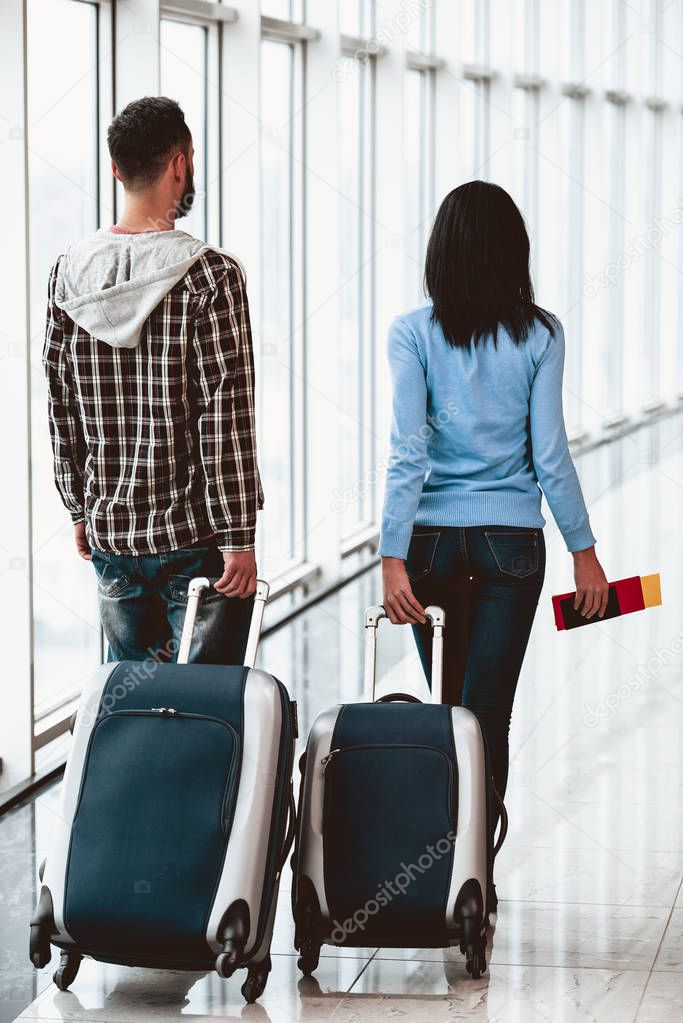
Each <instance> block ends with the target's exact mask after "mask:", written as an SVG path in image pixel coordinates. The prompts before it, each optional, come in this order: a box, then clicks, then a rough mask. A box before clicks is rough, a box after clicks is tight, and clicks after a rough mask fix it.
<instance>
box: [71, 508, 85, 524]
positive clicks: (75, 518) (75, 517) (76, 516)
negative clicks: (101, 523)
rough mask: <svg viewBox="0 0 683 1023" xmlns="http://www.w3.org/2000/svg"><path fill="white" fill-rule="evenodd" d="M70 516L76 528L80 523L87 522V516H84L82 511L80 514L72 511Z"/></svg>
mask: <svg viewBox="0 0 683 1023" xmlns="http://www.w3.org/2000/svg"><path fill="white" fill-rule="evenodd" d="M69 515H70V516H71V521H72V523H73V524H74V526H77V525H78V523H79V522H85V515H84V514H83V512H82V511H78V512H75V511H72V512H69Z"/></svg>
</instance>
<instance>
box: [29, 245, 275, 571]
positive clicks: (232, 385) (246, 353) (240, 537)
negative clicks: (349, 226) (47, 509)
mask: <svg viewBox="0 0 683 1023" xmlns="http://www.w3.org/2000/svg"><path fill="white" fill-rule="evenodd" d="M58 267H59V260H57V263H56V264H55V266H54V267H53V269H52V273H51V275H50V282H49V290H48V309H47V331H46V338H45V348H44V352H43V362H44V366H45V372H46V375H47V382H48V393H49V414H50V434H51V437H52V449H53V453H54V470H55V482H56V484H57V489H58V490H59V493H60V495H61V498H62V501H63V502H64V505H65V506H66V508H67V509H68V511H69V512H70V513H71V518H72V520H73V521H74V522H79V521H81V520H83V519H85V523H86V535H87V539H88V542H89V544H90V546H91V547H94V548H97V549H98V550H102V551H111V552H113V553H115V554H156V553H161V552H163V551H170V550H177V549H179V548H183V547H187V546H188V545H190V544H193V543H195V542H196V541H198V540H201V539H206V538H211V537H212V538H213V539H214V540H215V542H216V543H217V545H218V547H220V549H221V550H226V551H241V550H250V549H251V548H253V546H254V532H255V527H256V512H257V510H258V509H259V508H261V507H262V505H263V494H262V491H261V484H260V480H259V473H258V466H257V462H256V438H255V430H254V370H253V361H252V347H251V328H250V324H249V308H248V304H247V296H246V291H245V286H244V279H243V276H242V272H241V270H240V269H239V267H238V265H237V264H236V263H235V262H234V261H233V260H231V259H230V258H229V257H227V256H226V255H224V254H222V253H218V252H212V251H208V252H205V253H204V255H203V256H201V257H200V258H199V259H198V260H197V262H196V263H195V264H194V265H193V266H192V267H191V268H190V270H188V272H187V273H186V274H185V276H184V277H183V279H182V280H181V281H180V282H179V283H178V284H177V285H176V286H175V287H174V288H173V289H172V290H171V291H170V292H169V293H168V294H167V295H166V297H165V298H164V299H163V300H162V301H161V302H160V303H159V305H158V306H157V307H156V309H155V310H154V312H153V313H152V315H151V316H150V317H149V319H148V320H147V323H146V325H145V328H144V329H143V332H142V336H141V339H140V343H139V345H138V346H137V347H136V348H129V349H128V348H112V347H111V346H110V345H108V344H106V343H105V342H104V341H98V340H97V339H96V338H93V337H91V336H90V334H88V333H87V332H86V331H85V330H83V329H82V328H81V327H79V326H77V325H76V324H75V323H73V321H72V320H70V319H69V317H68V315H67V314H66V313H64V312H63V311H62V310H60V309H59V308H58V307H57V306H56V304H55V285H56V280H57V271H58Z"/></svg>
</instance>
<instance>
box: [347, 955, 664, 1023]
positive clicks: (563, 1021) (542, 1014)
mask: <svg viewBox="0 0 683 1023" xmlns="http://www.w3.org/2000/svg"><path fill="white" fill-rule="evenodd" d="M646 980H647V973H646V972H638V971H634V970H629V971H624V972H619V971H614V970H587V969H561V968H550V967H538V966H496V965H493V966H492V967H491V968H490V970H489V971H488V972H487V974H486V975H485V976H484V977H483V978H482V979H480V980H478V981H473V980H472V979H471V978H470V977H469V976H468V975H467V973H466V972H465V967H464V965H463V964H462V962H453V963H451V962H446V963H435V962H401V961H396V960H386V959H384V960H383V959H373V960H372V962H371V963H370V965H369V966H368V967H367V969H366V970H365V971H364V972H363V973H362V974H361V976H360V978H359V980H358V981H357V982H356V984H355V985H354V987H353V989H352V991H351V993H350V995H349V996H348V997H347V998H345V999H344V1001H343V1002H342V1003H341V1005H340V1007H339V1009H338V1010H337V1012H336V1013H335V1016H334V1019H335V1023H352V1021H355V1020H359V1019H363V1020H364V1021H366V1020H367V1021H369V1023H373V1021H384V1020H393V1019H396V1018H397V1017H400V1018H404V1019H409V1020H410V1023H437V1021H441V1020H473V1021H474V1020H481V1021H482V1023H483V1021H484V1020H486V1021H488V1023H512V1021H514V1023H536V1021H539V1020H547V1021H548V1023H579V1021H580V1023H589V1021H590V1023H592V1021H594V1023H627V1021H630V1020H632V1019H633V1018H634V1016H635V1013H636V1009H637V1007H638V1003H639V1001H640V998H641V995H642V992H643V989H644V987H645V982H646Z"/></svg>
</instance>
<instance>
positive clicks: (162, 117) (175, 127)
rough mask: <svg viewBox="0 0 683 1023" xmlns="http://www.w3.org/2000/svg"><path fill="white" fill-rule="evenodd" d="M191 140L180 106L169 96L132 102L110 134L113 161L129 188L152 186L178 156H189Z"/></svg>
mask: <svg viewBox="0 0 683 1023" xmlns="http://www.w3.org/2000/svg"><path fill="white" fill-rule="evenodd" d="M190 138H191V135H190V129H189V128H188V127H187V125H186V124H185V115H184V114H183V112H182V110H181V109H180V106H179V105H178V104H177V103H176V101H175V100H174V99H168V97H166V96H143V98H142V99H136V100H133V102H132V103H129V104H128V106H127V107H124V109H123V110H122V111H121V113H120V114H117V116H116V117H115V118H114V120H113V121H112V122H111V124H110V125H109V130H108V131H107V143H108V145H109V153H110V155H111V158H112V160H113V161H114V163H115V164H116V166H117V167H118V170H119V173H120V175H121V178H122V179H123V182H124V184H125V185H126V186H128V187H130V188H141V187H144V186H145V185H151V184H153V183H154V182H155V181H156V180H157V178H158V177H159V176H160V175H161V174H162V172H163V171H164V169H165V167H166V164H167V163H168V161H169V160H170V158H171V156H172V155H173V154H174V153H175V152H177V151H178V150H179V149H180V150H182V151H183V152H187V148H188V144H189V142H190Z"/></svg>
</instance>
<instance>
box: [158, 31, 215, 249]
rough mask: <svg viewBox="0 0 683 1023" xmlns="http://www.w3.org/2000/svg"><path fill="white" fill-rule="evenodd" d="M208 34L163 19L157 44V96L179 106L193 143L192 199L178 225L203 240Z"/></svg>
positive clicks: (204, 223) (206, 231)
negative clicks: (186, 213) (193, 198)
mask: <svg viewBox="0 0 683 1023" xmlns="http://www.w3.org/2000/svg"><path fill="white" fill-rule="evenodd" d="M208 34H209V30H208V29H207V28H206V27H205V26H204V25H188V24H184V23H183V22H180V21H170V20H167V19H163V20H162V22H161V32H160V36H159V42H160V45H161V53H160V71H161V93H162V95H164V96H170V97H171V99H175V100H177V101H178V103H180V105H181V107H182V108H183V112H184V114H185V120H186V121H187V124H188V126H189V129H190V131H191V132H192V141H193V144H194V183H195V189H196V194H195V200H194V203H193V206H192V209H191V210H190V212H189V214H188V215H187V217H185V218H184V219H183V220H182V221H181V222H180V223H179V224H178V226H179V227H180V228H182V230H183V231H187V232H188V233H189V234H193V235H195V236H196V237H197V238H203V239H205V238H206V237H207V235H208V223H207V192H208V187H209V181H208V173H207V106H208V102H207V99H208V97H207V86H208V74H209V69H208V42H209V40H208Z"/></svg>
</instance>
